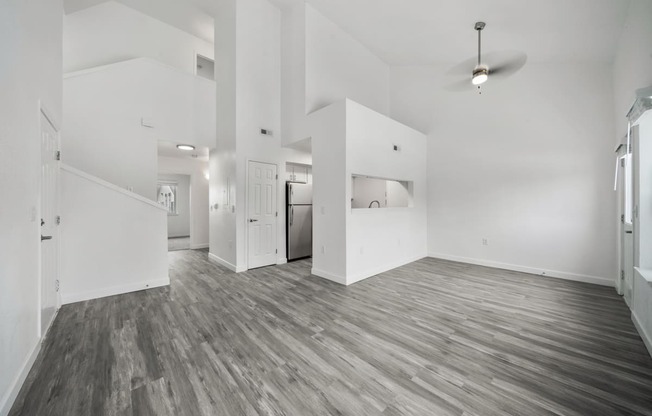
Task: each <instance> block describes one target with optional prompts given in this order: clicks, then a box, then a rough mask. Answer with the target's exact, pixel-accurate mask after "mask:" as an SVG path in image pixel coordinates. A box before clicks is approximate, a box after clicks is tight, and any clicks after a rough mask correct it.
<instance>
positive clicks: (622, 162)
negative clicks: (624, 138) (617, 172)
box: [620, 159, 625, 168]
mask: <svg viewBox="0 0 652 416" xmlns="http://www.w3.org/2000/svg"><path fill="white" fill-rule="evenodd" d="M620 167H621V168H624V167H625V159H620Z"/></svg>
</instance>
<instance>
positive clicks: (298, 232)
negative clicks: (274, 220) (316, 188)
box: [286, 182, 312, 260]
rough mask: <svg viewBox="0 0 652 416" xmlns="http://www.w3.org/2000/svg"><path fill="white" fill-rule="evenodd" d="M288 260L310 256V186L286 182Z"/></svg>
mask: <svg viewBox="0 0 652 416" xmlns="http://www.w3.org/2000/svg"><path fill="white" fill-rule="evenodd" d="M286 200H287V210H286V212H287V221H286V224H287V238H286V241H287V254H288V260H297V259H301V258H304V257H310V256H312V184H306V183H295V182H287V186H286Z"/></svg>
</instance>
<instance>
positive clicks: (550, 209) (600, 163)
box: [392, 63, 617, 285]
mask: <svg viewBox="0 0 652 416" xmlns="http://www.w3.org/2000/svg"><path fill="white" fill-rule="evenodd" d="M591 68H592V70H591V71H590V72H587V71H586V65H585V64H581V63H579V64H561V63H555V64H536V65H529V64H528V65H526V67H525V68H524V69H523V70H522V71H521V72H519V73H517V74H516V75H515V76H513V77H512V78H510V79H509V80H508V81H505V82H503V83H492V82H491V80H490V81H489V82H487V84H485V86H483V93H482V95H478V94H477V93H475V92H473V91H471V92H467V93H452V92H448V91H446V90H444V89H442V85H443V84H444V83H445V81H444V80H443V79H441V77H440V76H439V75H440V74H444V73H445V71H446V70H447V69H448V67H445V66H441V67H439V66H436V67H413V68H409V67H408V68H394V69H393V71H392V116H393V117H394V118H396V119H398V120H399V121H403V122H405V123H407V124H408V125H412V126H416V127H417V128H418V129H420V130H421V131H424V132H427V133H428V198H429V202H428V246H429V254H430V255H431V256H434V257H442V258H449V259H454V260H460V261H465V262H470V263H480V264H487V265H492V266H498V267H503V268H508V269H516V270H524V271H528V272H532V273H537V274H540V273H544V272H545V273H546V274H547V275H554V276H560V277H566V278H570V279H578V280H586V281H591V282H596V283H601V284H606V285H613V283H614V279H615V278H616V276H617V272H616V269H617V261H616V253H617V250H616V239H615V238H614V236H615V235H616V228H615V227H616V222H615V221H614V218H616V204H615V197H614V192H613V174H614V173H613V172H614V170H613V169H614V163H615V160H614V156H615V155H614V153H613V150H614V147H613V143H614V136H615V133H614V132H615V129H614V123H613V104H612V103H613V94H612V92H611V88H610V85H611V68H610V67H609V66H608V65H607V64H605V65H603V66H599V65H592V66H591ZM596 86H599V87H596ZM483 238H486V239H487V240H488V245H486V246H484V245H483V244H482V239H483Z"/></svg>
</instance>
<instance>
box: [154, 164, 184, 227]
mask: <svg viewBox="0 0 652 416" xmlns="http://www.w3.org/2000/svg"><path fill="white" fill-rule="evenodd" d="M158 181H159V183H160V182H174V183H176V184H177V193H176V197H175V199H174V201H175V202H176V205H177V213H176V215H169V214H168V221H167V224H168V238H174V237H190V176H189V175H164V174H160V173H159V175H158Z"/></svg>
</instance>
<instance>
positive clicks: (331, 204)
mask: <svg viewBox="0 0 652 416" xmlns="http://www.w3.org/2000/svg"><path fill="white" fill-rule="evenodd" d="M346 103H347V102H346V101H344V100H343V101H339V102H336V103H334V104H331V105H330V106H328V107H325V108H323V109H321V110H319V111H316V112H314V113H312V114H310V116H308V124H309V128H310V131H311V136H312V152H313V158H312V181H313V182H312V183H313V185H312V191H313V195H312V274H314V275H317V276H321V277H324V278H326V279H329V280H333V281H335V282H337V283H340V284H346V264H347V258H346V256H347V250H346V244H347V240H346V237H347V230H346V214H347V206H349V205H350V203H348V202H347V200H346V199H347V196H346V187H347V184H346V183H347V181H350V180H351V179H350V178H347V171H346ZM334 166H338V167H339V168H338V169H334V168H333V167H334Z"/></svg>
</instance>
